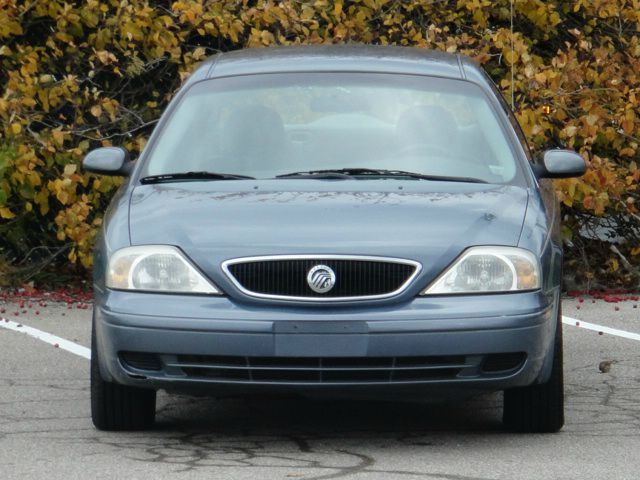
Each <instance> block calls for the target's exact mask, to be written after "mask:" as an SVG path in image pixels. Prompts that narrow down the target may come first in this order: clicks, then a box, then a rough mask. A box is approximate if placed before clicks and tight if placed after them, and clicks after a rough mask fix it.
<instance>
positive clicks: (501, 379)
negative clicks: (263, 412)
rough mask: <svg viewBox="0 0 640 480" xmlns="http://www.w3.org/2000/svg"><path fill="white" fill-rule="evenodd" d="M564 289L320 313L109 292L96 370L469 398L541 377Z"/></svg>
mask: <svg viewBox="0 0 640 480" xmlns="http://www.w3.org/2000/svg"><path fill="white" fill-rule="evenodd" d="M557 293H558V292H555V294H553V295H543V294H542V293H540V292H530V293H518V294H509V295H484V296H467V297H438V298H416V299H413V301H411V302H409V303H398V304H379V305H372V304H363V305H349V306H339V307H336V306H333V307H331V306H328V307H322V308H319V307H317V306H314V307H310V306H291V307H286V306H282V305H269V304H267V303H265V304H264V305H259V306H258V305H255V304H254V305H249V304H248V305H244V304H239V303H235V302H232V301H231V300H230V299H229V298H226V297H197V296H175V295H157V294H140V293H131V292H115V291H106V292H102V293H99V294H98V295H97V296H96V298H97V301H96V308H95V310H94V312H95V328H96V333H97V340H98V350H99V361H100V366H101V371H102V374H103V376H104V377H105V379H107V380H110V381H115V382H117V383H122V384H127V385H134V386H143V387H149V388H164V389H167V390H178V391H180V390H193V389H206V390H208V391H209V392H211V393H213V394H228V393H231V394H233V393H245V392H246V393H250V392H255V391H258V392H260V391H265V390H269V391H280V390H285V391H291V390H295V391H309V390H316V391H317V390H322V391H331V390H335V391H341V392H344V391H345V389H346V390H353V391H357V390H362V389H367V390H371V389H373V390H385V391H390V390H391V391H394V392H395V391H397V390H402V391H407V390H414V391H423V390H426V391H437V390H438V389H441V390H442V389H444V390H453V391H465V392H466V393H473V392H474V391H492V390H502V389H505V388H510V387H516V386H524V385H530V384H532V383H536V382H540V381H545V380H546V375H547V373H546V371H547V370H548V365H549V358H550V352H551V346H552V343H553V338H554V334H555V329H556V312H557V310H556V308H557V302H558V294H557ZM127 352H128V353H127ZM145 354H151V355H145ZM518 358H519V359H520V360H518ZM136 359H138V360H139V359H142V360H141V361H137V360H136ZM153 359H155V360H154V361H155V362H156V363H155V364H154V363H153V361H152V360H153ZM507 359H511V360H512V361H511V364H509V362H508V361H507ZM150 361H151V363H149V362H150ZM496 361H497V364H498V369H497V370H496V365H495V364H496ZM145 362H146V363H145ZM492 362H493V363H492ZM501 362H502V363H501ZM505 362H506V363H505ZM490 363H491V365H492V366H491V367H488V366H487V365H489V364H490ZM500 365H502V366H503V367H509V368H503V369H502V370H501V369H500ZM150 366H151V367H153V368H149V367H150Z"/></svg>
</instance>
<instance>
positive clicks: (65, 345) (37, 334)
mask: <svg viewBox="0 0 640 480" xmlns="http://www.w3.org/2000/svg"><path fill="white" fill-rule="evenodd" d="M0 327H2V328H6V329H7V330H13V331H14V332H21V333H24V334H26V335H29V336H30V337H33V338H37V339H38V340H42V341H43V342H45V343H48V344H49V345H53V346H54V347H57V348H61V349H62V350H66V351H67V352H71V353H73V354H75V355H78V356H80V357H82V358H86V359H87V360H88V359H90V358H91V350H90V349H88V348H87V347H83V346H82V345H78V344H77V343H74V342H71V341H69V340H66V339H64V338H62V337H58V336H56V335H52V334H50V333H47V332H43V331H42V330H38V329H37V328H33V327H29V326H27V325H23V324H22V323H17V322H13V321H11V320H7V319H4V318H0Z"/></svg>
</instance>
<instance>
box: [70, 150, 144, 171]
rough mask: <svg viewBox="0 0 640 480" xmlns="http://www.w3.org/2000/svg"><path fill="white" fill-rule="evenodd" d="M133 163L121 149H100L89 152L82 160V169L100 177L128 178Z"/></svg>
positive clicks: (127, 153)
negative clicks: (115, 176)
mask: <svg viewBox="0 0 640 480" xmlns="http://www.w3.org/2000/svg"><path fill="white" fill-rule="evenodd" d="M132 166H133V163H132V162H130V161H129V152H127V151H126V150H125V149H124V148H122V147H102V148H96V149H95V150H91V151H90V152H89V153H87V155H86V156H85V157H84V160H82V169H83V170H86V171H87V172H93V173H99V174H101V175H119V176H124V177H126V176H128V175H129V174H130V173H131V167H132Z"/></svg>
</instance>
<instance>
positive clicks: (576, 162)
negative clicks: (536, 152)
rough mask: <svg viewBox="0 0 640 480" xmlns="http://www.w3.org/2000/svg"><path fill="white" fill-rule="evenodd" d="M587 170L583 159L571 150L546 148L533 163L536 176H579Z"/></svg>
mask: <svg viewBox="0 0 640 480" xmlns="http://www.w3.org/2000/svg"><path fill="white" fill-rule="evenodd" d="M586 170H587V164H586V163H585V162H584V159H583V158H582V157H581V156H580V155H578V154H577V153H576V152H574V151H573V150H547V151H546V152H544V153H543V154H542V161H541V162H540V163H538V164H536V165H534V173H535V174H536V177H537V178H571V177H581V176H582V175H584V172H585V171H586Z"/></svg>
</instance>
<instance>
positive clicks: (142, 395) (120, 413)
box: [91, 327, 156, 430]
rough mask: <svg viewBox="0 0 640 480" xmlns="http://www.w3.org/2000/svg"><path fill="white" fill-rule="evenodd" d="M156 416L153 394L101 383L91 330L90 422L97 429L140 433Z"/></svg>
mask: <svg viewBox="0 0 640 480" xmlns="http://www.w3.org/2000/svg"><path fill="white" fill-rule="evenodd" d="M155 416H156V392H155V390H149V389H144V388H136V387H129V386H125V385H119V384H117V383H111V382H105V381H104V380H103V379H102V376H101V375H100V367H99V365H98V349H97V343H96V333H95V327H94V328H93V331H92V332H91V419H92V420H93V424H94V425H95V427H96V428H97V429H99V430H144V429H146V428H149V427H151V426H152V425H153V422H154V420H155Z"/></svg>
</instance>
